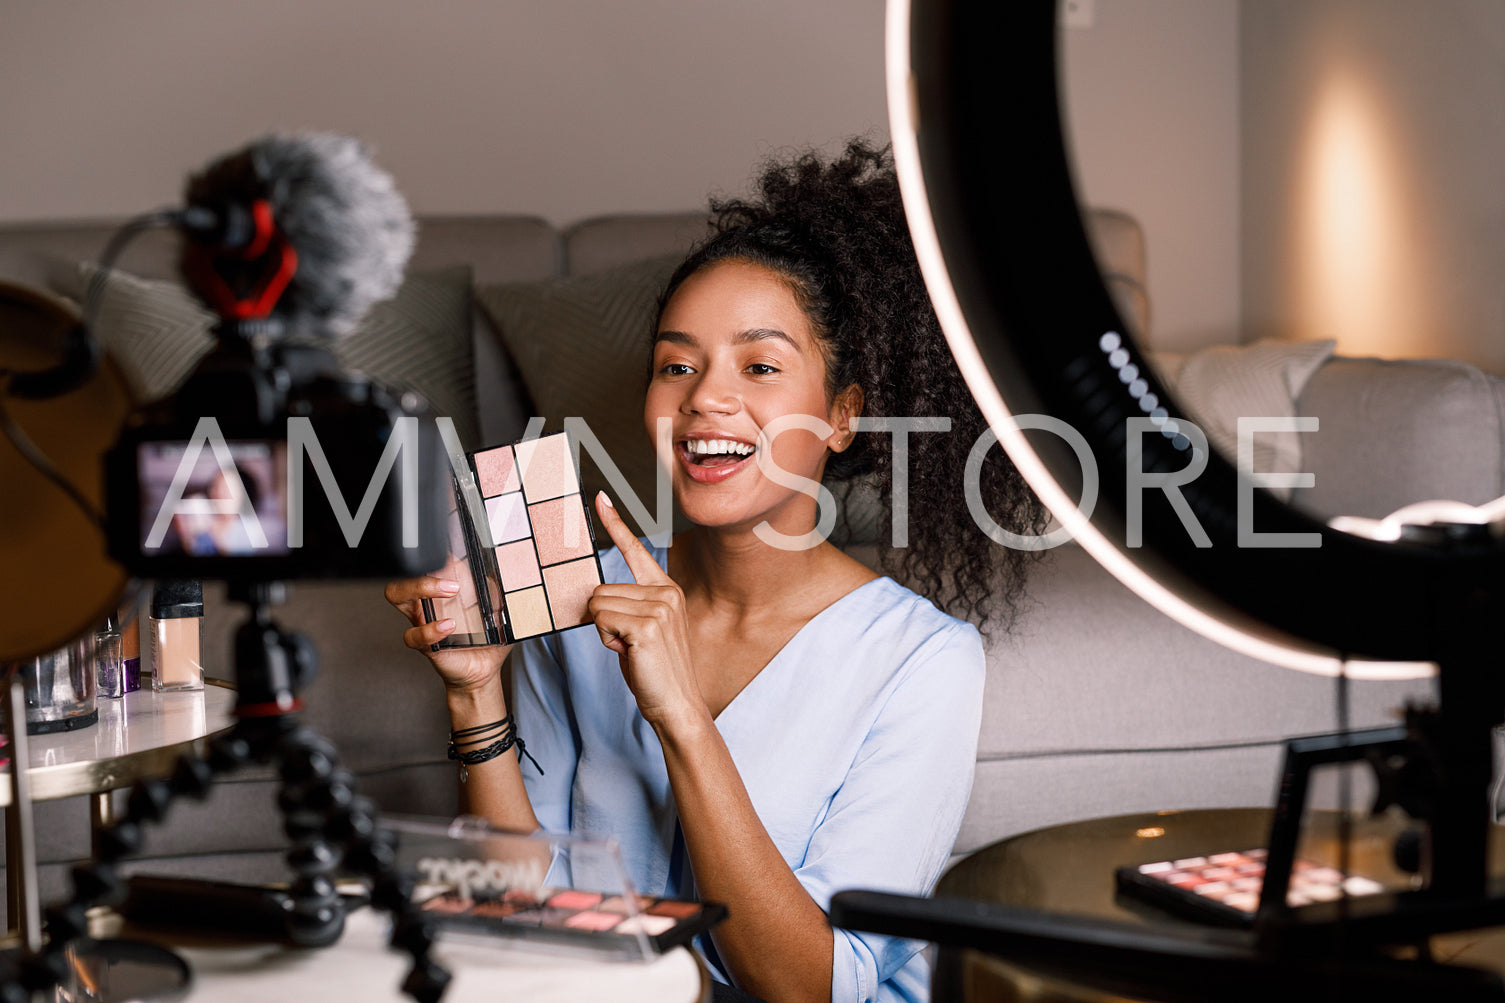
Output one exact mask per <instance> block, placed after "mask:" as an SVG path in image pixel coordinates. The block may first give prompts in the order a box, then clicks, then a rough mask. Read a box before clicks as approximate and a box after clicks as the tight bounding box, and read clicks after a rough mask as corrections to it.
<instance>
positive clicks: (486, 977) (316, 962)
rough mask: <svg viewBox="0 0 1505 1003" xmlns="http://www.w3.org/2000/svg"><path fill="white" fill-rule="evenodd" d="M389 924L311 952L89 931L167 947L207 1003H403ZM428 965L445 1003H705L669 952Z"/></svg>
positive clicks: (522, 955) (402, 968)
mask: <svg viewBox="0 0 1505 1003" xmlns="http://www.w3.org/2000/svg"><path fill="white" fill-rule="evenodd" d="M389 926H390V924H389V920H388V918H387V916H386V915H385V914H382V913H379V912H377V911H376V910H374V909H372V908H370V907H369V906H367V907H362V908H359V909H357V910H355V911H354V912H352V913H351V914H350V915H349V916H348V917H347V918H346V921H345V932H344V934H343V935H342V936H341V937H340V939H339V940H338V941H337V942H336V943H334V944H333V945H331V946H329V947H324V948H319V949H317V950H308V949H301V948H292V947H284V946H281V945H278V944H265V943H263V944H245V943H240V944H237V943H234V942H233V941H230V940H223V939H222V940H216V939H214V938H209V937H201V938H198V939H197V940H194V939H192V938H187V937H183V936H174V935H172V934H168V933H162V932H153V931H141V930H134V929H132V928H131V927H129V926H128V925H126V924H124V923H122V921H121V920H120V918H119V917H118V916H116V915H114V914H113V913H107V912H106V913H102V914H100V915H98V916H96V917H95V918H94V919H93V921H92V922H91V924H90V934H91V936H95V937H109V936H119V935H123V936H127V937H137V938H141V939H146V940H149V941H153V942H156V943H159V944H162V945H164V946H167V947H169V948H171V949H172V950H173V951H175V952H176V953H177V954H178V955H179V956H181V957H182V958H183V959H184V960H185V961H187V962H188V965H189V968H190V969H191V971H192V972H193V982H192V984H191V985H190V987H189V992H188V996H187V999H188V1000H189V1001H190V1003H191V1001H195V1000H207V1001H213V1003H261V1001H263V1000H278V1001H280V1003H303V1001H307V1003H327V1001H330V1000H346V999H350V1000H371V1001H376V1000H382V1001H385V1000H390V1001H391V1003H410V1001H408V999H407V997H406V996H404V995H403V993H402V991H401V988H400V987H401V985H402V980H403V978H404V976H405V975H406V974H407V970H408V966H409V964H410V960H411V959H409V958H408V956H407V955H405V954H403V953H402V952H400V951H396V950H393V949H392V948H391V947H389V946H388V944H387V939H388V929H389ZM435 959H436V960H437V961H439V962H440V963H441V964H443V965H444V966H445V967H446V968H448V969H449V971H450V974H452V975H453V976H454V981H453V982H452V983H450V986H449V989H448V990H447V991H446V992H445V994H444V1000H445V1003H470V1001H473V1003H489V1001H493V1000H498V999H518V1000H529V1001H532V1003H549V1001H559V1003H565V1001H572V1000H613V1001H622V1003H709V1001H710V999H711V977H710V973H709V972H708V971H707V970H706V967H705V965H704V964H703V963H701V961H700V957H699V956H698V955H697V954H695V952H693V951H691V950H690V949H689V948H688V947H676V948H674V949H672V950H670V951H668V952H666V953H664V954H663V955H660V956H659V957H657V958H655V959H653V960H650V961H644V962H636V961H621V960H612V959H598V958H593V957H590V956H586V955H580V954H560V953H550V952H548V951H545V950H540V949H538V948H537V947H536V946H532V947H530V946H529V945H528V944H526V943H524V942H509V941H498V942H496V943H495V944H494V945H489V946H482V944H481V943H480V942H478V941H468V940H465V939H463V938H459V939H457V940H455V941H454V942H451V941H450V940H447V939H445V938H441V939H440V941H439V943H438V945H437V946H436V948H435Z"/></svg>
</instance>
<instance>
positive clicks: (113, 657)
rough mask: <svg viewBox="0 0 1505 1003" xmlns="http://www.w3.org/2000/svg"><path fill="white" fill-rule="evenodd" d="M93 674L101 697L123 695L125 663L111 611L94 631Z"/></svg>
mask: <svg viewBox="0 0 1505 1003" xmlns="http://www.w3.org/2000/svg"><path fill="white" fill-rule="evenodd" d="M94 675H95V680H96V682H97V683H98V685H99V695H100V696H102V697H117V698H118V697H123V696H125V665H124V664H123V663H122V661H121V658H120V627H119V625H118V624H117V623H116V622H115V615H114V614H113V613H112V614H110V616H109V617H107V618H106V619H105V622H104V626H102V627H100V628H99V630H97V631H95V633H94Z"/></svg>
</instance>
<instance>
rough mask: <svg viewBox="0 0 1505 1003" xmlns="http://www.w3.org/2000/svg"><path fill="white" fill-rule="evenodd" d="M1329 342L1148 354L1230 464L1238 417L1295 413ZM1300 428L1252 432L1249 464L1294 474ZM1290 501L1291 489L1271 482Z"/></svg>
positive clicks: (1235, 451)
mask: <svg viewBox="0 0 1505 1003" xmlns="http://www.w3.org/2000/svg"><path fill="white" fill-rule="evenodd" d="M1336 344H1337V343H1336V342H1335V341H1331V340H1328V341H1303V342H1281V341H1274V340H1269V339H1267V340H1264V341H1258V342H1255V343H1254V344H1252V345H1216V346H1214V347H1212V348H1204V349H1202V350H1201V351H1198V352H1192V353H1190V354H1187V355H1173V354H1169V353H1154V352H1152V353H1150V356H1151V360H1152V361H1153V362H1154V363H1155V365H1156V368H1157V369H1159V371H1160V376H1161V379H1162V381H1164V382H1165V383H1166V384H1167V385H1168V386H1169V387H1170V390H1171V392H1172V393H1173V394H1175V395H1176V397H1177V399H1179V400H1180V402H1181V404H1182V405H1183V406H1184V407H1185V408H1186V411H1187V416H1188V417H1190V418H1191V419H1192V420H1193V421H1194V422H1196V424H1197V425H1198V427H1200V428H1201V429H1202V431H1204V432H1206V433H1207V441H1208V443H1209V444H1211V446H1212V447H1213V448H1214V449H1217V450H1218V451H1219V452H1221V453H1222V454H1223V456H1224V457H1226V458H1227V459H1228V461H1229V462H1230V463H1231V462H1234V461H1235V460H1236V458H1237V456H1238V419H1239V418H1240V417H1241V416H1242V417H1251V418H1255V417H1257V418H1267V417H1270V418H1273V417H1281V418H1294V417H1295V416H1296V400H1297V398H1299V397H1300V396H1301V391H1302V390H1303V389H1305V387H1306V384H1307V381H1308V380H1310V379H1311V378H1312V374H1313V373H1315V372H1316V371H1317V370H1318V369H1320V368H1321V367H1322V364H1323V363H1324V362H1326V361H1327V360H1328V359H1329V358H1331V357H1332V354H1333V348H1334V347H1335V346H1336ZM1301 455H1302V450H1301V433H1299V432H1261V433H1259V434H1257V435H1255V437H1254V470H1255V471H1257V472H1259V473H1295V472H1299V471H1300V470H1301V469H1302V467H1301ZM1270 490H1271V491H1273V492H1274V493H1275V494H1276V495H1277V496H1278V497H1280V498H1281V499H1286V500H1288V499H1289V498H1290V495H1291V489H1290V488H1272V489H1270Z"/></svg>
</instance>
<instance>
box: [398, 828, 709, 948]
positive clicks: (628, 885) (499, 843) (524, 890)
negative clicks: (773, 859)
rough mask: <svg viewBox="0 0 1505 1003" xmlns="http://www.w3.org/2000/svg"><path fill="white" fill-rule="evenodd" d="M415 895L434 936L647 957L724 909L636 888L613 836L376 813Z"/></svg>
mask: <svg viewBox="0 0 1505 1003" xmlns="http://www.w3.org/2000/svg"><path fill="white" fill-rule="evenodd" d="M381 824H382V827H383V828H385V829H388V830H389V831H391V832H392V833H393V834H394V835H395V836H396V837H397V866H398V868H399V870H401V871H402V872H404V873H406V874H408V875H409V876H410V877H412V878H413V880H414V891H413V901H414V903H415V904H417V906H418V908H419V909H421V910H422V911H423V912H424V913H425V914H426V915H428V916H430V917H432V918H433V920H434V922H435V924H436V926H437V927H438V929H439V931H440V933H441V936H443V937H453V938H459V939H462V940H464V941H466V942H469V943H478V942H479V943H489V944H496V943H498V940H499V938H500V939H503V940H507V941H518V940H521V941H526V942H528V944H529V946H530V947H536V948H542V949H546V950H550V951H563V952H569V953H587V954H591V955H596V956H601V955H605V956H610V957H613V958H618V959H622V960H649V959H652V958H654V957H657V956H658V955H659V954H661V953H663V952H664V951H667V950H670V949H672V948H675V947H679V946H681V945H686V944H689V943H690V942H691V941H692V940H693V939H694V938H695V937H697V936H699V935H700V934H701V933H704V932H705V931H707V930H709V929H710V928H711V927H712V926H714V925H715V924H716V923H718V922H720V921H721V920H722V919H724V918H725V917H726V907H725V906H722V905H718V904H716V903H713V902H691V901H686V900H682V899H672V898H663V897H660V896H655V895H644V894H640V893H638V892H637V891H636V890H635V889H634V888H633V887H632V882H631V881H630V880H629V879H628V877H627V874H626V871H625V870H624V868H623V866H622V856H621V851H620V849H619V848H618V846H617V843H616V841H615V840H613V839H606V838H602V839H597V838H591V837H586V836H556V835H551V834H548V833H543V832H540V833H537V834H533V835H526V836H524V835H518V834H515V833H508V832H503V831H501V830H499V829H494V828H492V827H490V826H488V825H487V824H486V823H485V822H484V821H482V820H481V819H478V818H467V817H462V818H459V819H456V820H455V821H454V822H449V823H445V822H436V821H434V820H429V819H404V818H396V817H393V816H383V817H382V821H381Z"/></svg>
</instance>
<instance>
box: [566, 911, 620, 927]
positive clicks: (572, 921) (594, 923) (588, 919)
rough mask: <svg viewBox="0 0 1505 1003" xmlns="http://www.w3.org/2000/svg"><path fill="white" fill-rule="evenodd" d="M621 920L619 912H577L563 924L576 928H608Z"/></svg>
mask: <svg viewBox="0 0 1505 1003" xmlns="http://www.w3.org/2000/svg"><path fill="white" fill-rule="evenodd" d="M620 922H622V915H621V913H610V912H595V911H591V912H577V913H576V914H575V915H573V916H571V917H570V918H569V919H567V920H565V921H564V925H565V926H568V927H571V928H573V929H576V930H596V931H601V930H610V929H611V928H612V927H614V926H616V925H617V924H618V923H620Z"/></svg>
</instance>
